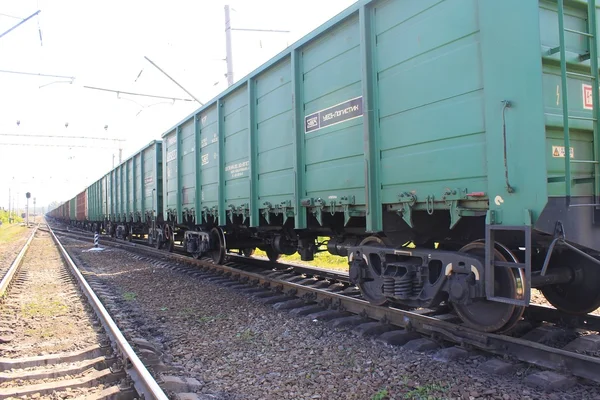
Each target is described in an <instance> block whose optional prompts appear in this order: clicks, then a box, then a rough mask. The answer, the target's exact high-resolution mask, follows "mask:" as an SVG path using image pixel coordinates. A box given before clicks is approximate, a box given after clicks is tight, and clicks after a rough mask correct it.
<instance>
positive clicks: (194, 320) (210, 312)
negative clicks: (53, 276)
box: [64, 238, 600, 400]
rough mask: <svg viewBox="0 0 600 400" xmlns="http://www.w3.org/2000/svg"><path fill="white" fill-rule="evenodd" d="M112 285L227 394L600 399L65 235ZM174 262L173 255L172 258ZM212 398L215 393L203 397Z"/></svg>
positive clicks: (152, 337)
mask: <svg viewBox="0 0 600 400" xmlns="http://www.w3.org/2000/svg"><path fill="white" fill-rule="evenodd" d="M64 243H65V244H66V247H67V248H68V249H69V251H70V252H71V253H72V254H74V255H75V256H76V258H77V259H80V260H83V261H84V262H85V263H86V267H85V268H86V269H87V270H89V271H92V272H94V274H95V275H96V276H97V277H98V278H100V279H101V280H102V281H103V282H104V283H105V284H107V285H108V286H109V287H110V288H111V290H112V291H113V292H114V293H113V294H114V295H116V296H117V297H120V298H121V299H122V301H120V307H122V308H123V312H122V314H127V315H130V316H131V318H132V319H133V318H134V319H135V321H136V324H137V329H136V331H137V332H135V335H137V336H142V337H144V338H145V339H146V340H148V341H150V342H152V343H159V344H160V345H161V346H162V349H161V351H162V352H163V359H164V361H165V362H166V363H170V364H172V365H175V366H180V367H182V368H183V370H184V371H185V372H186V373H187V374H188V375H189V376H191V377H193V378H196V379H198V380H199V381H200V382H201V383H202V385H201V387H200V388H197V389H196V392H198V393H210V394H211V397H210V398H222V399H380V400H381V399H411V398H415V399H419V398H422V399H428V398H432V399H502V400H510V399H523V400H525V399H595V398H597V399H600V390H599V387H598V386H597V385H592V384H587V383H578V384H576V385H575V386H573V387H571V388H570V389H567V390H566V391H564V392H561V391H554V392H552V393H547V392H544V391H540V390H538V389H535V388H532V387H530V386H528V385H526V384H525V383H524V379H525V378H526V376H527V375H529V374H531V373H532V372H534V370H535V368H532V367H531V366H527V365H517V366H516V367H515V368H514V369H513V371H512V372H511V373H508V374H506V375H503V376H493V375H489V374H487V373H485V372H483V371H482V370H481V366H482V364H483V363H484V362H485V361H487V360H489V359H490V358H491V357H490V356H489V355H483V354H479V353H469V355H468V356H467V357H465V358H462V359H460V360H456V361H450V362H444V361H437V360H436V359H434V354H435V353H436V352H435V351H431V352H426V353H419V352H411V351H407V350H405V349H403V348H401V347H394V346H389V345H386V344H382V343H379V342H376V341H375V340H373V339H372V338H369V337H366V338H365V337H361V336H360V335H358V334H356V333H355V332H354V331H352V330H351V329H333V328H330V327H329V326H328V325H327V324H326V323H324V322H319V321H312V320H310V319H308V318H305V317H293V316H292V315H290V314H289V313H287V312H285V311H277V310H274V309H273V308H272V307H271V306H269V305H265V304H262V303H261V302H260V301H259V300H258V299H255V298H253V297H252V296H251V295H249V294H244V293H240V292H239V291H236V290H235V289H230V288H227V287H224V286H221V285H219V284H217V283H210V282H208V281H203V280H202V279H201V278H198V277H194V276H190V275H188V274H186V273H182V272H178V271H174V270H171V269H169V268H166V267H164V266H161V265H160V263H161V262H156V263H149V262H147V261H140V260H138V259H136V257H134V256H133V255H132V254H130V253H127V252H124V251H122V250H118V249H114V248H110V247H109V248H107V249H106V250H105V251H103V252H85V251H84V250H85V249H88V248H90V247H91V245H90V244H89V243H84V242H81V241H75V240H70V239H66V238H65V239H64ZM167 263H172V262H167ZM207 398H209V397H207Z"/></svg>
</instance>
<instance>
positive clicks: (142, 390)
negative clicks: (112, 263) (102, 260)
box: [48, 225, 168, 400]
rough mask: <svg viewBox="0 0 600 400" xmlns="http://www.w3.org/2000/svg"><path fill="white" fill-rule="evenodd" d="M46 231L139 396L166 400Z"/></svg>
mask: <svg viewBox="0 0 600 400" xmlns="http://www.w3.org/2000/svg"><path fill="white" fill-rule="evenodd" d="M48 231H49V232H50V234H51V235H52V238H53V239H54V242H55V243H56V245H57V246H58V248H59V249H60V252H61V255H62V257H63V259H64V260H65V262H66V263H67V265H68V266H69V268H70V269H71V272H72V273H73V275H75V277H76V278H77V280H78V281H79V284H80V286H81V288H82V289H83V292H84V294H85V296H86V297H87V298H88V300H89V302H90V305H91V306H92V307H93V308H94V310H95V311H96V315H98V317H99V318H100V321H101V322H102V325H103V326H104V328H105V329H106V331H107V333H108V335H109V336H110V337H111V339H112V341H113V343H114V344H116V345H117V346H118V348H119V350H120V351H121V354H122V355H123V357H124V358H125V361H129V363H130V365H131V369H130V368H128V367H127V363H125V368H126V370H127V373H128V374H129V375H130V376H131V377H132V378H133V384H134V386H135V388H136V390H137V392H138V394H139V395H140V396H144V398H145V399H157V400H158V399H160V400H162V399H164V400H167V399H168V397H167V395H166V394H165V393H164V392H163V390H162V389H161V388H160V386H158V383H156V380H155V379H154V378H153V377H152V375H150V372H148V370H147V369H146V367H145V366H144V364H143V363H142V361H141V360H140V359H139V357H138V356H137V354H135V352H134V351H133V348H132V347H131V345H129V343H128V342H127V339H125V337H124V336H123V334H122V333H121V331H120V330H119V328H118V327H117V324H116V323H115V322H114V321H113V319H112V318H111V316H110V315H109V314H108V311H106V308H104V306H103V305H102V302H101V301H100V299H98V297H97V296H96V294H95V293H94V291H93V290H92V288H91V287H90V285H89V284H88V283H87V281H86V280H85V278H84V277H83V275H82V274H81V272H80V271H79V269H78V268H77V266H76V265H75V263H74V262H73V260H72V259H71V257H70V256H69V254H68V253H67V250H66V249H65V248H64V247H63V245H62V243H61V242H60V241H59V240H58V238H57V237H56V235H55V234H54V231H53V230H52V228H51V227H50V225H48Z"/></svg>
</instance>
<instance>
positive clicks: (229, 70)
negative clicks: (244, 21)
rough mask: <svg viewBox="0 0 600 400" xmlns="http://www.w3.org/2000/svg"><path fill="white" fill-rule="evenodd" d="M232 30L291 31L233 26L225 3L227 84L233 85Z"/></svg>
mask: <svg viewBox="0 0 600 400" xmlns="http://www.w3.org/2000/svg"><path fill="white" fill-rule="evenodd" d="M231 31H250V32H270V33H290V31H284V30H278V29H251V28H232V27H231V17H230V14H229V5H225V46H226V49H225V50H226V54H227V58H226V61H227V86H228V87H229V86H231V85H233V56H232V50H231Z"/></svg>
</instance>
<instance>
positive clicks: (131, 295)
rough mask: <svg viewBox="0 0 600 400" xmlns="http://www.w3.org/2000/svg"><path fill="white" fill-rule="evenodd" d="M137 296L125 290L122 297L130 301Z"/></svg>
mask: <svg viewBox="0 0 600 400" xmlns="http://www.w3.org/2000/svg"><path fill="white" fill-rule="evenodd" d="M136 297H137V295H136V294H135V293H133V292H125V293H123V299H125V300H126V301H132V300H135V298H136Z"/></svg>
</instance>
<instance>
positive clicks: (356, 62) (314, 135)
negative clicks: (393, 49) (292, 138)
mask: <svg viewBox="0 0 600 400" xmlns="http://www.w3.org/2000/svg"><path fill="white" fill-rule="evenodd" d="M360 40H361V39H360V26H359V23H358V16H357V15H355V16H354V17H352V18H350V19H348V20H347V21H345V22H344V23H342V24H339V25H338V26H336V27H335V28H334V29H332V30H331V32H330V33H329V34H327V35H325V36H323V37H322V38H320V39H317V40H314V41H312V42H310V43H309V44H308V45H306V46H304V47H303V48H302V61H301V62H302V71H303V75H302V77H301V78H302V82H303V90H302V91H303V95H304V96H303V100H304V109H305V115H304V116H310V115H313V114H315V113H317V112H319V114H320V115H319V121H320V124H321V125H320V126H318V127H317V128H315V129H312V128H310V127H305V141H306V144H305V149H306V151H305V156H304V161H305V165H306V183H305V188H306V195H307V196H308V197H312V198H315V199H316V198H321V199H323V200H324V201H325V202H326V203H327V204H329V203H330V201H332V200H333V201H336V200H338V199H339V198H340V197H342V196H354V197H355V202H357V203H358V204H364V201H365V179H364V178H365V173H364V166H365V160H364V146H363V129H364V128H363V118H362V112H360V114H359V115H357V116H356V118H350V119H346V120H344V121H341V122H338V123H331V124H329V123H328V121H335V120H336V116H335V112H336V111H337V110H332V109H331V107H336V106H341V108H340V112H341V111H344V112H345V111H348V112H349V114H346V115H352V113H353V111H352V110H353V109H354V108H355V107H356V109H360V108H359V107H360V104H359V102H361V99H360V98H361V96H362V70H361V51H360ZM298 78H300V77H298ZM328 109H329V110H328ZM328 115H329V116H330V118H329V119H327V118H328Z"/></svg>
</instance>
